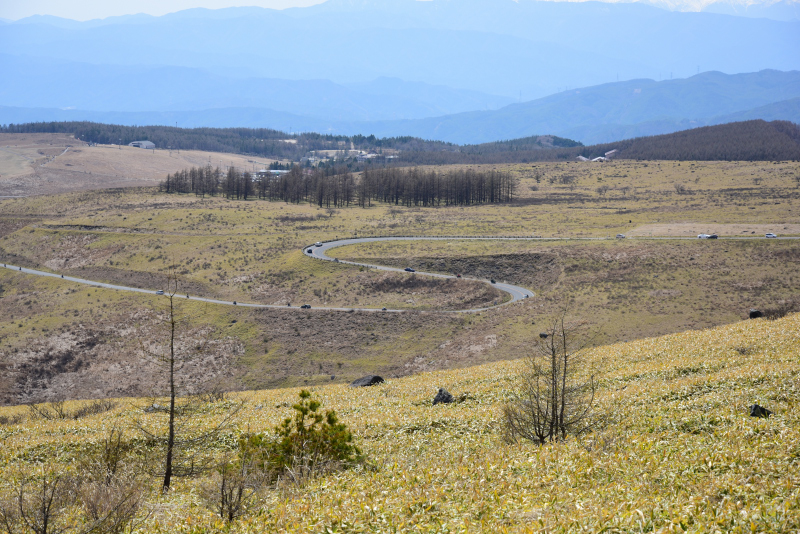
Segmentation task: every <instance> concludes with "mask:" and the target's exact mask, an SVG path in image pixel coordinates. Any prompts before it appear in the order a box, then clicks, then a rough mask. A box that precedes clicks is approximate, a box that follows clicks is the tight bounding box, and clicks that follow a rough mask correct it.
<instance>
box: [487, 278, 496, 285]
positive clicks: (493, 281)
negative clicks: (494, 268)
mask: <svg viewBox="0 0 800 534" xmlns="http://www.w3.org/2000/svg"><path fill="white" fill-rule="evenodd" d="M489 281H490V282H491V283H493V284H496V283H497V282H495V280H494V278H492V279H491V280H489Z"/></svg>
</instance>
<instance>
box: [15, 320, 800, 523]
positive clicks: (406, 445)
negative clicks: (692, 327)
mask: <svg viewBox="0 0 800 534" xmlns="http://www.w3.org/2000/svg"><path fill="white" fill-rule="evenodd" d="M590 359H591V360H592V361H594V362H595V363H596V364H598V366H599V367H600V368H601V369H602V375H603V376H602V381H601V394H600V397H599V407H600V409H601V410H602V411H604V412H605V413H606V414H608V415H609V416H610V419H611V423H610V424H609V425H608V426H607V427H605V428H603V429H601V430H599V431H598V432H596V433H594V434H591V435H588V436H586V437H584V438H582V439H570V440H569V441H567V442H565V443H560V444H555V445H549V446H545V447H537V446H535V445H532V444H528V443H522V444H514V445H509V444H506V443H504V442H503V440H502V438H501V435H500V423H499V415H500V409H501V406H502V405H503V403H504V402H505V401H506V399H508V397H509V395H510V393H511V392H512V390H513V388H514V384H515V376H517V374H518V371H519V369H520V362H519V361H503V362H496V363H491V364H487V365H483V366H477V367H470V368H464V369H457V370H449V371H437V372H431V373H422V374H418V375H415V376H410V377H406V378H402V379H396V380H390V381H389V382H387V383H386V384H383V385H379V386H375V387H372V388H363V389H352V388H348V387H346V386H341V385H334V386H324V387H315V388H314V390H313V391H314V393H315V394H316V395H317V396H318V397H319V398H320V399H321V400H322V401H323V404H324V407H326V408H333V409H335V410H337V412H338V413H339V415H340V418H341V420H342V421H343V422H345V423H346V424H347V425H348V426H349V427H350V428H351V429H352V430H353V431H354V434H355V436H356V440H357V443H358V445H359V446H360V447H361V448H362V449H363V450H364V452H365V453H366V454H367V455H368V457H369V458H370V462H371V464H372V465H373V466H374V469H361V468H359V469H353V470H350V471H345V472H342V473H339V474H333V475H328V476H325V477H322V478H319V479H316V480H314V481H312V482H311V483H310V484H308V485H307V486H305V487H300V488H297V487H295V488H292V489H289V490H283V491H273V492H268V493H266V494H265V496H264V498H263V499H262V501H261V502H260V503H259V510H256V509H253V510H252V511H251V514H250V515H249V516H248V517H247V518H245V519H244V520H242V521H240V522H238V523H236V524H234V525H233V526H232V527H231V531H233V532H278V531H287V532H503V531H509V532H524V531H555V532H559V531H588V532H597V531H601V530H603V529H607V531H613V532H652V531H660V532H685V531H689V532H796V531H797V530H798V529H800V415H799V414H798V409H797V408H798V401H800V315H793V316H788V317H786V318H783V319H780V320H777V321H766V320H763V319H759V320H752V321H744V322H739V323H735V324H731V325H728V326H723V327H719V328H715V329H710V330H704V331H696V332H684V333H680V334H672V335H668V336H663V337H658V338H650V339H642V340H638V341H633V342H629V343H619V344H615V345H610V346H603V347H599V348H596V349H593V350H592V351H591V353H590ZM438 387H445V388H447V389H448V390H449V391H450V392H452V393H454V394H463V393H466V394H468V400H466V401H465V402H463V403H460V404H454V405H439V406H432V405H431V402H430V401H431V399H432V398H433V396H434V394H435V393H436V390H437V388H438ZM297 391H298V390H296V389H282V390H271V391H260V392H255V393H252V394H248V395H247V396H246V397H247V399H248V400H247V405H246V408H245V410H244V411H243V412H242V415H241V417H240V419H239V420H238V422H237V426H238V429H239V430H241V431H262V430H266V429H269V428H271V427H272V426H274V425H275V424H276V423H278V422H279V421H280V420H281V419H282V418H283V417H285V416H287V415H288V413H289V411H290V409H289V408H288V407H287V406H288V405H289V403H291V402H293V401H294V400H295V399H296V396H297ZM144 402H145V401H141V402H138V401H136V400H130V401H124V402H121V403H120V404H119V407H118V408H117V409H116V410H115V411H113V412H110V414H103V415H99V416H94V417H90V418H86V419H82V420H79V421H64V422H42V421H39V422H28V423H26V424H22V425H12V426H5V427H0V437H1V438H2V442H3V445H4V446H3V448H2V450H0V470H2V473H0V479H2V480H3V482H2V484H6V485H5V486H3V488H4V489H3V491H7V489H8V484H9V483H10V477H9V476H8V474H9V473H10V472H11V471H13V470H16V469H22V470H34V469H39V468H40V466H41V465H47V466H48V467H50V468H54V469H57V470H58V469H60V470H63V471H65V472H69V471H70V470H71V469H73V468H74V467H73V466H74V460H75V458H76V457H77V456H78V455H79V454H81V452H80V451H81V450H84V449H85V447H88V446H89V444H91V443H93V442H97V441H99V440H100V439H101V438H102V437H103V436H104V435H105V434H104V433H105V432H106V431H107V429H108V428H110V427H111V426H112V425H114V424H121V425H122V426H123V427H126V426H127V427H131V425H132V421H133V418H134V416H136V415H137V414H140V413H141V406H142V405H143V404H144ZM753 403H759V404H761V405H762V406H766V407H767V408H769V409H770V410H772V411H773V412H774V415H773V416H772V417H770V418H769V419H756V418H752V417H750V416H749V414H748V405H750V404H753ZM77 404H78V403H74V404H73V406H75V405H77ZM209 408H210V409H209V410H207V413H208V414H209V415H203V416H202V417H206V418H207V420H208V423H209V424H210V423H211V421H212V419H213V414H214V413H217V412H218V410H215V409H211V408H212V407H209ZM222 408H223V404H220V405H219V406H218V409H222ZM23 411H24V410H22V409H21V408H2V409H0V415H6V416H7V415H10V414H12V413H14V412H23ZM127 433H128V435H130V436H135V435H136V432H135V430H134V429H133V428H128V430H127ZM221 448H222V447H221V445H220V450H221ZM201 482H202V479H192V480H181V481H180V482H179V483H178V484H177V485H176V486H175V488H174V491H172V492H170V493H169V494H168V495H166V496H163V497H162V496H158V494H157V493H156V492H155V491H154V492H153V494H152V495H151V497H150V499H149V503H148V506H147V510H148V511H149V512H150V513H151V516H150V517H149V519H147V520H146V522H145V523H144V526H143V527H142V531H143V532H204V531H217V530H224V529H223V526H222V524H221V523H218V522H217V520H216V519H215V517H214V516H213V515H212V514H210V513H209V512H208V511H207V510H206V509H205V508H203V507H202V506H201V505H200V504H199V501H198V498H197V497H196V488H197V486H198V484H200V483H201ZM156 486H157V482H156V481H153V487H154V489H155V487H156Z"/></svg>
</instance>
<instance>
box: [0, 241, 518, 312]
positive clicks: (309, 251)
mask: <svg viewBox="0 0 800 534" xmlns="http://www.w3.org/2000/svg"><path fill="white" fill-rule="evenodd" d="M444 239H449V240H452V239H453V238H443V237H441V238H440V237H432V238H426V237H370V238H353V239H341V240H338V241H329V242H327V243H324V244H322V245H321V246H314V245H312V246H310V247H303V253H304V254H306V255H307V256H309V257H312V258H316V259H318V260H324V261H332V262H337V263H344V264H348V265H358V266H363V267H367V268H370V269H378V270H382V271H396V272H404V270H403V269H395V268H393V267H384V266H381V265H369V264H366V263H364V264H362V263H355V262H347V261H340V260H337V259H336V258H332V257H330V256H328V255H327V254H326V252H327V251H329V250H331V249H333V248H336V247H341V246H344V245H353V244H356V243H367V242H371V241H398V240H412V241H424V240H444ZM459 239H461V238H459ZM482 239H509V238H482ZM2 266H3V268H5V269H9V270H11V271H15V272H19V273H24V274H32V275H36V276H48V277H50V278H58V279H61V280H67V281H69V282H76V283H78V284H84V285H88V286H92V287H101V288H105V289H117V290H120V291H133V292H136V293H147V294H150V295H154V294H158V293H157V291H154V290H152V289H141V288H138V287H128V286H122V285H117V284H108V283H105V282H96V281H93V280H86V279H83V278H76V277H74V276H65V275H63V274H58V273H50V272H47V271H39V270H36V269H29V268H27V267H20V266H18V265H11V264H5V263H3V264H2ZM415 274H416V275H421V276H432V277H435V278H456V276H455V275H444V274H438V273H424V272H416V273H415ZM464 278H465V279H467V280H477V279H476V278H467V277H464ZM480 281H481V282H485V283H487V284H489V283H491V282H490V281H488V280H480ZM492 285H493V286H494V287H496V288H497V289H499V290H501V291H504V292H506V293H508V294H509V295H510V296H511V299H510V300H508V301H506V302H504V303H502V304H498V305H497V306H504V305H507V304H510V303H512V302H516V301H519V300H522V299H525V298H528V297H532V296H533V292H532V291H529V290H528V289H525V288H523V287H518V286H514V285H511V284H504V283H500V282H498V283H495V284H492ZM176 296H177V297H179V298H180V299H181V300H184V299H185V300H195V301H200V302H208V303H211V304H222V305H226V306H240V307H245V308H274V309H284V310H285V309H293V310H299V309H302V308H300V306H288V305H287V306H279V305H275V304H252V303H247V302H236V301H226V300H217V299H210V298H205V297H197V296H192V295H184V294H178V295H176ZM493 307H496V306H487V307H483V308H471V309H466V310H433V311H440V312H443V313H474V312H479V311H484V310H488V309H490V308H493ZM313 309H316V310H334V311H344V312H349V311H367V312H392V313H398V312H403V311H413V310H402V309H380V308H334V307H322V306H320V307H315V308H313Z"/></svg>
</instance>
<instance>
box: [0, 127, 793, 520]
mask: <svg viewBox="0 0 800 534" xmlns="http://www.w3.org/2000/svg"><path fill="white" fill-rule="evenodd" d="M67 144H72V145H73V147H70V150H69V151H66V152H64V150H65V149H66V148H67V146H66V145H67ZM75 149H77V150H75ZM78 150H80V152H78ZM217 157H219V158H220V161H221V163H222V165H225V164H226V163H230V162H233V164H235V165H238V166H240V167H244V168H250V167H251V166H252V165H254V164H256V163H254V161H252V160H251V159H250V158H247V157H241V156H231V155H221V156H220V155H209V154H208V153H189V152H186V153H184V152H182V153H181V154H180V156H179V155H178V154H177V153H175V152H173V154H172V155H170V154H169V153H168V152H166V151H162V150H156V151H155V152H154V153H153V152H152V151H145V150H141V149H134V148H127V147H123V148H122V150H119V149H118V148H115V147H79V146H77V143H76V142H75V140H74V139H72V140H71V139H70V138H68V137H65V136H61V137H59V136H0V197H2V196H18V195H21V196H25V198H12V199H0V262H4V263H11V264H14V265H23V266H26V267H33V268H37V269H41V270H46V271H51V272H57V273H63V274H67V275H71V276H77V277H80V278H86V279H90V280H97V281H105V282H112V283H118V284H123V285H128V286H135V287H141V288H146V289H152V290H155V289H159V288H162V287H164V285H165V281H166V276H167V273H168V271H169V269H170V267H174V268H175V269H176V270H177V272H178V275H179V283H180V291H181V292H184V291H185V292H187V293H191V294H193V295H202V296H208V297H217V298H223V299H225V300H237V301H239V302H259V303H269V304H279V305H281V306H283V305H284V304H285V303H287V302H291V303H292V304H293V305H294V306H296V305H298V304H301V303H309V304H311V305H312V309H311V310H303V311H300V310H297V309H271V310H253V309H246V308H241V307H232V306H215V305H206V304H201V303H198V302H196V301H195V302H191V301H189V302H184V303H179V307H178V309H179V312H180V314H181V315H182V316H186V317H187V318H188V321H187V322H186V323H184V324H181V325H180V328H179V331H178V343H179V345H180V346H193V345H196V344H198V343H201V342H203V341H207V342H208V344H207V350H206V351H205V352H204V353H203V355H202V357H200V358H199V359H198V360H196V361H195V362H194V365H192V366H190V367H189V368H187V369H186V371H185V372H184V373H183V375H182V376H181V378H182V380H183V381H184V382H185V385H186V386H189V387H193V388H202V387H204V386H206V387H210V386H215V387H220V388H223V389H229V390H232V391H238V393H232V394H230V396H229V398H228V399H227V400H223V401H208V402H207V403H206V404H204V405H203V406H201V409H200V410H199V411H198V412H197V416H196V417H194V418H193V420H192V423H193V424H194V425H196V426H198V427H200V428H208V427H210V426H212V425H213V424H214V422H215V421H218V420H219V418H221V417H224V415H225V414H226V413H228V412H229V411H230V410H231V408H232V406H233V405H234V404H235V403H236V402H238V401H242V402H244V407H243V409H242V411H241V412H240V413H239V414H238V416H237V418H236V419H235V424H234V426H233V427H232V428H231V429H229V431H228V432H226V433H225V434H224V435H223V436H221V439H220V441H218V442H215V443H214V444H213V446H212V448H211V450H210V452H211V453H212V454H214V455H217V456H220V457H221V456H222V455H224V454H225V453H226V451H228V450H229V449H230V447H231V444H232V443H234V442H235V438H236V436H237V435H238V433H240V432H259V431H268V430H269V429H271V428H272V427H274V426H275V425H276V424H278V423H279V422H280V421H281V420H282V419H283V418H284V417H286V416H288V415H289V414H290V412H291V409H290V408H289V406H290V405H291V403H292V402H294V401H295V400H296V398H297V393H298V391H299V389H298V388H299V387H306V388H310V389H311V390H312V391H313V392H314V394H315V395H316V396H317V397H318V398H319V399H321V400H322V402H323V407H324V408H332V409H335V410H336V411H337V413H338V414H339V416H340V419H341V420H342V421H343V422H344V423H345V424H347V425H348V427H349V428H351V429H352V431H353V433H354V436H355V440H356V443H357V445H358V446H359V447H360V448H361V449H362V450H363V451H364V452H365V454H366V455H367V458H368V464H366V465H364V466H360V467H357V468H354V469H350V470H347V471H342V472H337V473H332V474H328V475H325V476H321V477H318V478H314V479H312V480H310V481H309V482H308V483H307V484H304V485H299V486H298V485H291V484H285V485H282V486H280V487H278V488H272V489H269V490H266V491H264V492H263V493H261V494H260V495H259V499H258V502H257V503H256V504H254V505H253V506H251V507H250V509H249V510H248V513H247V514H246V516H245V517H244V518H243V519H241V520H239V521H237V522H235V523H232V524H224V523H223V522H222V521H221V520H220V519H219V518H218V517H216V516H214V515H213V514H212V513H211V512H210V511H208V510H207V509H206V508H205V507H204V506H203V505H202V503H201V500H200V498H199V490H200V488H201V486H203V485H204V484H205V483H207V482H208V480H209V478H208V477H209V475H208V473H206V474H202V475H199V476H197V477H194V478H179V479H177V481H176V482H175V483H174V485H173V489H172V490H171V491H170V492H169V493H168V494H167V495H160V494H159V492H158V488H157V486H158V481H157V480H156V479H155V478H151V477H150V478H148V477H145V478H144V480H145V481H146V486H147V491H148V497H147V500H146V504H145V505H144V507H143V508H142V509H141V511H140V514H139V519H140V520H141V523H140V524H138V526H137V528H136V532H142V533H155V532H187V533H188V532H192V533H199V532H253V533H255V532H320V533H322V532H325V533H331V532H437V533H444V532H797V531H800V424H798V423H800V420H798V412H797V408H798V400H800V314H794V315H788V316H786V317H784V318H782V319H778V320H775V321H768V320H765V319H757V320H747V321H742V319H743V318H745V317H746V316H747V312H748V309H749V308H751V307H755V308H760V309H768V308H774V307H776V306H780V305H785V304H787V303H790V302H795V303H797V301H798V287H800V283H799V282H800V274H798V271H797V265H798V264H800V242H799V241H796V240H772V239H770V240H767V239H763V234H764V233H766V232H775V233H777V234H779V235H781V236H798V235H800V212H798V209H800V163H797V162H648V161H639V162H635V161H616V162H612V163H608V164H602V165H593V164H578V163H542V164H535V165H529V164H526V165H509V166H498V168H501V169H503V170H506V171H508V172H511V173H514V174H515V176H517V177H518V178H519V180H520V186H519V195H518V198H517V200H516V201H515V202H514V203H512V204H509V205H494V206H491V205H490V206H475V207H441V208H429V209H422V208H413V207H401V206H387V205H375V206H373V207H371V208H369V209H361V208H356V207H351V208H342V209H337V210H335V211H334V212H328V211H327V210H323V209H318V208H315V207H313V206H309V205H305V204H303V205H292V204H284V203H277V202H275V203H271V202H265V201H247V202H244V201H234V200H227V199H223V198H219V197H216V198H208V197H207V198H205V199H199V198H196V197H194V196H190V195H166V194H159V193H158V192H157V191H156V190H155V188H153V187H141V188H133V187H126V186H130V185H148V184H149V185H154V184H156V183H157V182H158V181H160V180H163V178H164V175H165V174H166V173H167V172H174V171H175V170H178V169H181V168H184V167H188V166H192V165H202V164H205V163H206V162H207V161H209V158H211V160H212V161H211V163H212V165H213V164H215V161H213V160H214V159H215V158H217ZM261 163H265V162H258V164H259V166H260V164H261ZM90 173H91V174H90ZM124 186H125V187H124ZM605 186H608V189H605ZM123 187H124V188H123ZM701 232H704V233H718V234H719V235H720V239H719V240H716V241H707V240H697V239H696V237H695V238H693V236H696V235H697V234H699V233H701ZM617 233H623V234H626V235H627V236H629V237H636V239H620V240H617V239H614V238H613V236H614V235H615V234H617ZM353 235H358V236H365V235H430V236H447V235H460V236H504V235H518V236H543V237H546V238H551V239H548V240H537V241H515V242H511V241H465V240H459V239H456V238H454V239H452V240H446V241H427V242H413V243H412V242H408V241H406V242H403V241H398V242H392V243H371V244H365V245H359V246H354V247H345V248H341V249H337V250H336V251H335V252H333V254H334V255H336V256H338V257H341V258H348V259H354V260H363V261H366V262H370V263H379V264H385V265H395V266H401V267H402V266H406V265H411V266H414V267H416V268H418V269H423V268H424V269H425V270H431V271H438V272H445V273H456V272H458V273H463V274H465V275H467V276H474V277H477V278H490V277H492V278H497V279H498V280H501V281H502V280H506V281H509V282H513V283H515V284H519V285H523V286H525V287H528V288H530V289H532V290H533V291H535V292H536V296H535V297H534V298H532V299H527V300H526V301H524V302H520V303H514V304H511V305H508V306H501V307H498V308H495V309H491V310H488V311H484V312H481V313H475V314H452V313H440V312H439V311H438V310H442V309H444V310H453V309H460V308H463V307H465V304H468V305H473V306H480V305H486V304H491V303H492V302H494V301H496V300H498V299H499V298H501V297H500V296H499V295H498V294H497V293H495V292H493V290H492V289H491V288H490V287H489V286H487V285H485V284H480V283H478V282H470V281H468V280H460V281H457V282H456V281H447V282H444V281H441V282H440V281H430V280H426V279H423V278H422V277H415V276H414V275H408V274H400V273H397V274H391V273H379V272H375V271H372V270H370V269H363V270H362V269H359V268H358V267H355V266H348V265H343V264H333V263H328V262H320V261H316V260H313V259H311V258H308V257H307V256H306V255H305V254H303V252H302V250H301V248H302V247H304V246H306V245H308V244H311V243H314V242H316V241H324V240H330V239H335V238H337V237H349V236H353ZM664 236H673V237H688V238H692V239H685V240H661V239H657V238H658V237H664ZM576 237H579V238H580V237H588V238H609V239H601V240H592V241H577V240H565V239H562V238H576ZM733 237H751V238H755V237H760V238H759V239H747V240H745V239H732V238H733ZM651 238H652V239H651ZM164 304H165V299H164V298H163V297H157V296H156V295H152V294H139V293H127V292H118V291H114V290H108V289H101V288H96V287H90V286H85V285H79V284H75V283H71V282H68V281H62V280H59V279H53V278H43V277H35V276H29V275H21V274H19V273H15V272H12V271H9V270H6V269H0V404H1V405H5V406H4V407H0V422H2V424H0V438H2V443H3V447H2V450H0V498H7V497H8V496H9V495H11V493H12V490H13V488H14V485H15V484H16V483H17V482H18V480H19V477H21V476H25V475H30V474H34V475H35V474H39V475H42V474H44V473H46V472H48V471H56V472H61V473H64V474H71V473H72V474H74V473H77V470H78V468H79V464H80V462H81V459H82V458H84V457H85V456H86V455H87V454H88V453H90V452H92V451H93V450H95V449H96V448H97V447H98V445H99V443H101V442H102V441H103V439H105V438H106V437H107V436H108V432H109V430H110V429H111V428H112V427H117V428H122V429H123V430H124V432H125V436H126V439H128V440H132V442H133V443H137V444H139V445H141V444H142V443H144V440H143V436H142V434H141V433H140V432H139V431H138V430H137V422H145V423H146V422H152V423H154V424H155V423H157V421H159V419H158V417H159V416H158V415H157V414H145V413H144V412H143V410H142V409H143V407H144V406H146V405H149V404H150V403H152V402H153V400H154V399H153V397H152V396H151V397H146V396H147V395H156V396H158V395H159V392H161V391H163V379H164V373H163V368H162V367H159V366H158V365H155V364H154V363H153V362H152V360H150V359H148V358H146V357H145V354H144V351H145V349H146V348H147V347H148V346H159V345H161V346H163V343H164V339H165V338H164V328H165V321H164V311H165V309H164ZM323 306H342V307H351V306H352V307H356V306H357V307H372V308H378V309H379V308H381V307H383V306H387V307H392V308H401V309H404V310H406V311H404V312H402V313H398V314H391V315H386V314H381V313H372V312H336V311H326V310H321V309H319V308H320V307H323ZM565 307H567V308H568V310H569V314H570V316H571V317H573V318H575V319H579V320H582V321H585V322H587V323H588V324H589V326H590V328H591V329H592V330H594V331H596V335H595V337H593V338H592V342H591V343H590V347H591V348H590V350H589V353H588V354H589V358H590V361H591V362H592V363H593V364H594V365H595V367H596V368H598V369H599V370H600V372H601V381H600V395H599V398H598V409H599V410H600V411H601V412H603V413H604V414H606V415H607V416H608V418H609V423H608V425H607V426H605V427H602V428H599V429H597V430H596V431H595V432H594V433H591V434H589V435H586V436H583V437H581V438H580V439H574V438H570V439H568V440H567V441H565V442H563V443H557V444H552V445H547V446H544V447H537V446H535V445H533V444H528V443H521V444H520V443H518V444H513V445H512V444H508V443H505V442H504V441H503V438H502V432H501V430H502V428H501V423H500V415H501V410H502V407H503V405H504V403H505V402H507V401H508V399H509V398H510V397H511V394H512V393H513V391H514V390H515V388H516V380H517V377H518V376H519V373H520V370H521V361H520V360H519V359H520V358H521V357H523V356H525V355H526V354H529V352H530V351H531V347H532V344H533V343H534V342H535V341H536V340H537V339H538V333H539V332H540V331H542V330H544V329H545V328H546V324H547V321H548V320H549V319H551V318H552V317H553V316H554V314H556V313H557V312H558V311H559V310H562V309H564V308H565ZM367 373H378V374H381V375H382V376H384V377H385V378H387V379H388V381H387V383H385V384H383V385H379V386H375V387H372V388H363V389H352V388H349V387H347V386H346V384H347V383H349V382H350V381H352V380H353V379H354V378H357V377H359V376H362V375H364V374H367ZM439 387H445V388H447V389H448V390H449V391H450V392H451V393H453V394H454V395H457V396H458V395H462V394H464V395H465V396H466V397H465V398H466V400H465V401H464V402H461V403H458V404H452V405H441V406H432V405H431V400H432V399H433V396H434V395H435V393H436V391H437V389H438V388H439ZM267 388H271V389H267ZM245 391H246V392H245ZM98 398H112V399H114V402H115V403H116V407H115V408H114V409H113V410H111V411H109V412H106V413H103V414H100V415H94V416H89V417H84V418H80V419H77V420H73V419H63V420H44V419H36V418H32V417H31V414H30V410H29V408H27V407H26V406H25V404H26V403H35V402H43V401H58V400H63V399H67V400H68V401H67V403H66V409H67V411H68V412H74V411H75V410H76V409H78V408H79V407H82V406H87V405H88V403H89V401H88V400H87V399H98ZM156 402H160V403H162V404H163V403H164V402H165V401H164V400H163V399H156ZM753 403H758V404H760V405H762V406H766V407H767V408H769V409H770V410H772V411H773V412H774V414H773V416H772V417H770V418H769V419H756V418H751V417H749V416H748V410H747V407H748V406H749V405H750V404H753ZM137 446H138V445H137ZM136 450H138V451H140V450H141V447H140V448H138V449H136ZM130 464H131V469H133V470H136V469H139V468H141V467H142V465H141V459H140V458H139V456H137V455H136V454H134V455H133V456H132V457H131V458H130ZM82 514H83V512H82V510H81V509H80V507H79V506H78V505H77V504H76V505H75V506H73V507H71V508H70V509H69V510H68V513H67V516H66V518H65V519H64V521H66V522H70V521H73V522H77V523H80V522H81V521H83V519H82V517H83V515H82Z"/></svg>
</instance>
